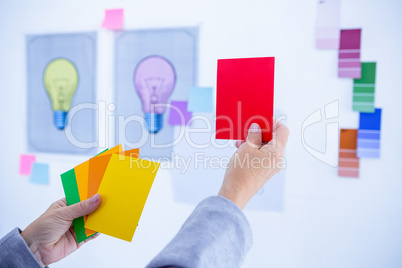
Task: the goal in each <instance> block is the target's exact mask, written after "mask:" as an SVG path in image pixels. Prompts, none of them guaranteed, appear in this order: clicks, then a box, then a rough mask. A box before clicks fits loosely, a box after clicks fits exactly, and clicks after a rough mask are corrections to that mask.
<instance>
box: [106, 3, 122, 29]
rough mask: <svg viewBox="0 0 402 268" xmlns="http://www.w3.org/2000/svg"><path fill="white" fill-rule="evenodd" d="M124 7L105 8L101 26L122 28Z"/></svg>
mask: <svg viewBox="0 0 402 268" xmlns="http://www.w3.org/2000/svg"><path fill="white" fill-rule="evenodd" d="M123 19H124V9H122V8H120V9H106V10H105V18H104V19H103V23H102V28H105V29H109V30H121V29H122V28H123Z"/></svg>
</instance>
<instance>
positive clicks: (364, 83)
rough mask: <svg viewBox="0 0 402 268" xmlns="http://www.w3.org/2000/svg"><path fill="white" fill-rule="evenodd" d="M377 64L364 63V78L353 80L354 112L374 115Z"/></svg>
mask: <svg viewBox="0 0 402 268" xmlns="http://www.w3.org/2000/svg"><path fill="white" fill-rule="evenodd" d="M375 75H376V63H375V62H362V77H361V78H360V79H354V80H353V111H358V112H364V113H374V111H375V108H374V100H375Z"/></svg>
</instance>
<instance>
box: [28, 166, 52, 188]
mask: <svg viewBox="0 0 402 268" xmlns="http://www.w3.org/2000/svg"><path fill="white" fill-rule="evenodd" d="M29 182H31V183H36V184H49V165H48V164H45V163H33V164H32V172H31V176H30V177H29Z"/></svg>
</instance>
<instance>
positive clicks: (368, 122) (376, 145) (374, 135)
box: [357, 109, 381, 158]
mask: <svg viewBox="0 0 402 268" xmlns="http://www.w3.org/2000/svg"><path fill="white" fill-rule="evenodd" d="M380 134H381V109H375V111H374V113H360V122H359V129H358V131H357V157H359V158H379V157H380V136H381V135H380Z"/></svg>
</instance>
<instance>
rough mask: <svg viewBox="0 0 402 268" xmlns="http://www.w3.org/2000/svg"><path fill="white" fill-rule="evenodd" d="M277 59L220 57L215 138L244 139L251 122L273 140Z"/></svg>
mask: <svg viewBox="0 0 402 268" xmlns="http://www.w3.org/2000/svg"><path fill="white" fill-rule="evenodd" d="M274 67H275V58H274V57H269V58H245V59H222V60H218V77H217V107H216V134H215V137H216V139H229V140H245V139H246V137H247V132H248V129H249V127H250V125H251V124H252V123H258V124H259V125H260V127H261V129H262V139H263V141H270V140H271V139H272V116H273V107H274Z"/></svg>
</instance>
